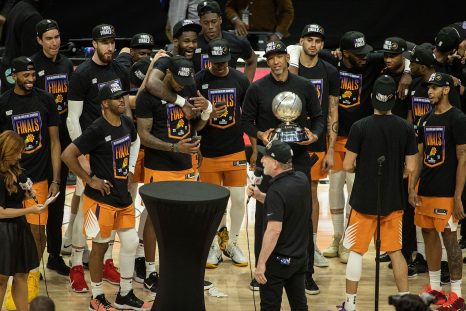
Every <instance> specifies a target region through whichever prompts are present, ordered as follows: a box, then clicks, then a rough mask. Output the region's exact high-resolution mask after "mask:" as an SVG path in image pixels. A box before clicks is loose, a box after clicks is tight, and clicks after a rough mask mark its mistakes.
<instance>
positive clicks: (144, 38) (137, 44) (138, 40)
mask: <svg viewBox="0 0 466 311" xmlns="http://www.w3.org/2000/svg"><path fill="white" fill-rule="evenodd" d="M129 46H130V48H133V49H144V48H146V49H151V50H152V48H153V47H154V46H155V44H154V36H152V35H151V34H148V33H138V34H135V35H134V36H133V37H132V38H131V42H130V44H129Z"/></svg>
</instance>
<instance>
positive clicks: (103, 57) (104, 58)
mask: <svg viewBox="0 0 466 311" xmlns="http://www.w3.org/2000/svg"><path fill="white" fill-rule="evenodd" d="M96 52H97V57H98V58H99V59H100V61H101V62H102V63H106V64H110V63H111V62H112V60H113V55H111V56H110V57H108V56H107V55H105V54H104V53H102V52H101V51H99V49H96Z"/></svg>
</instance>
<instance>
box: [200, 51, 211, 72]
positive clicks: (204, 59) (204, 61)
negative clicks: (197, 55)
mask: <svg viewBox="0 0 466 311" xmlns="http://www.w3.org/2000/svg"><path fill="white" fill-rule="evenodd" d="M211 66H212V63H211V62H210V60H209V54H201V69H209V68H210V67H211Z"/></svg>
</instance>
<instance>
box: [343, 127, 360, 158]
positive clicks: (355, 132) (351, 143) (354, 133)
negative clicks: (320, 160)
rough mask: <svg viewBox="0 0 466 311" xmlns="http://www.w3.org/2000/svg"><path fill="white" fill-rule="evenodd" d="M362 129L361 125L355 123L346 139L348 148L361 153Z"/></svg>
mask: <svg viewBox="0 0 466 311" xmlns="http://www.w3.org/2000/svg"><path fill="white" fill-rule="evenodd" d="M361 138H362V137H361V129H360V125H359V124H357V123H355V124H353V126H352V127H351V129H350V133H349V135H348V140H347V141H346V145H345V147H346V149H348V150H349V151H351V152H354V153H356V154H360V153H361V143H362V141H361Z"/></svg>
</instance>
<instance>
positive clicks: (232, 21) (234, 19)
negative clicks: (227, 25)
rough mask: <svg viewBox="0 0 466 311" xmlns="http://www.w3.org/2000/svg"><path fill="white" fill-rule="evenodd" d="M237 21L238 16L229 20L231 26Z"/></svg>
mask: <svg viewBox="0 0 466 311" xmlns="http://www.w3.org/2000/svg"><path fill="white" fill-rule="evenodd" d="M238 19H239V17H238V16H235V17H233V18H232V19H231V23H232V24H233V23H234V22H235V21H237V20H238Z"/></svg>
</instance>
